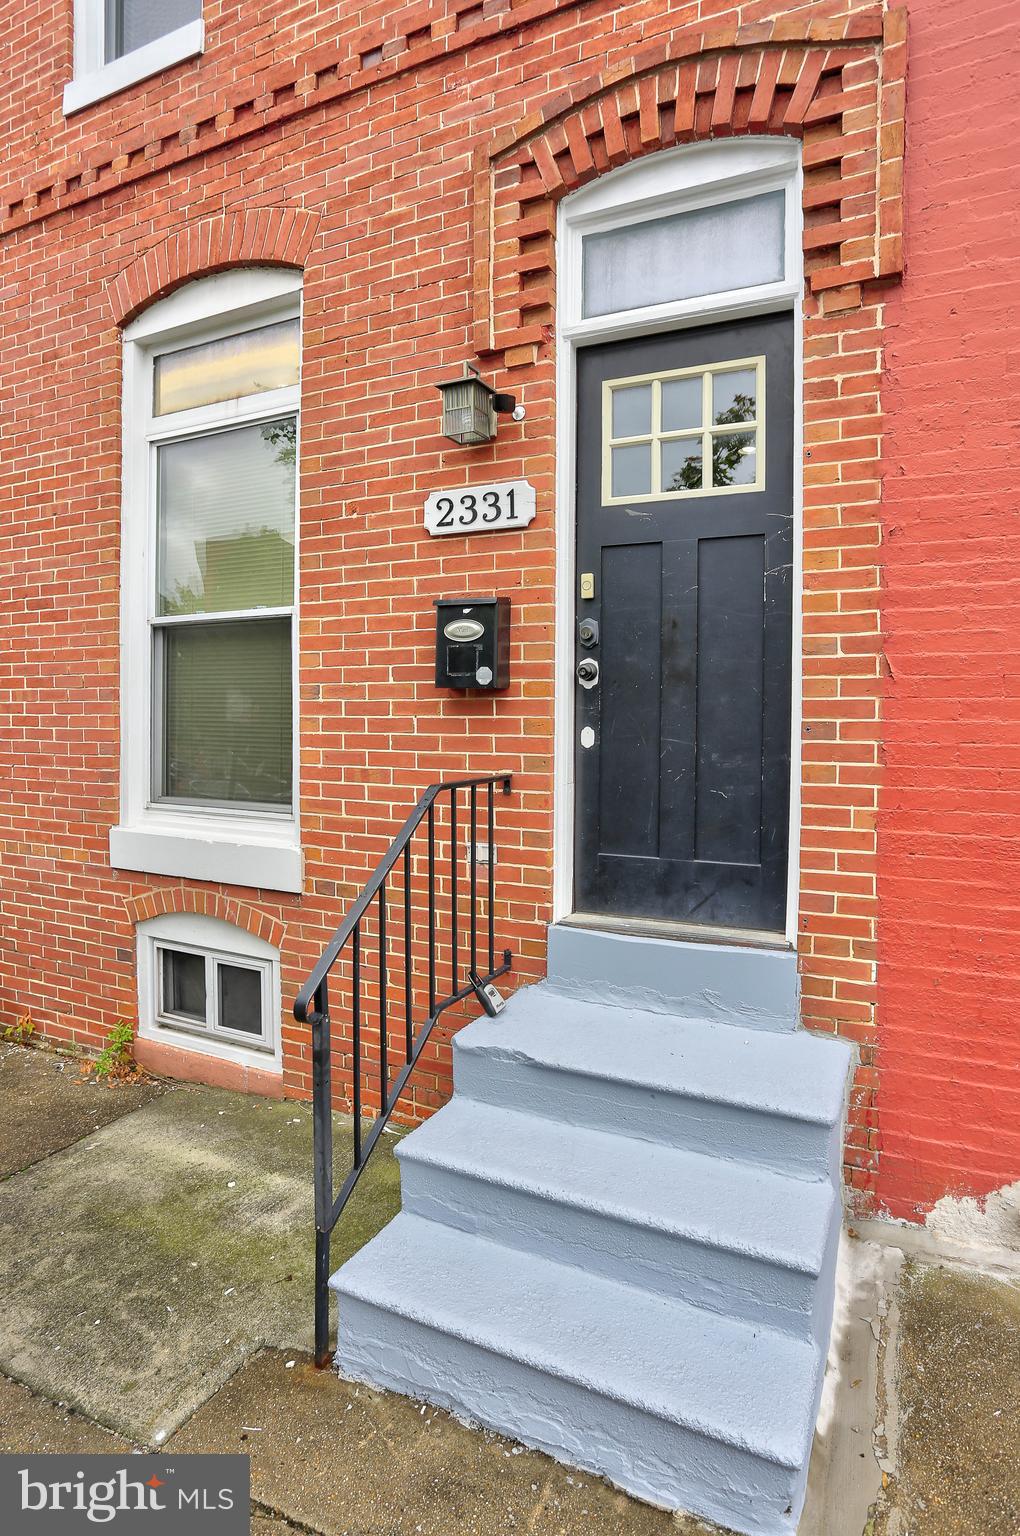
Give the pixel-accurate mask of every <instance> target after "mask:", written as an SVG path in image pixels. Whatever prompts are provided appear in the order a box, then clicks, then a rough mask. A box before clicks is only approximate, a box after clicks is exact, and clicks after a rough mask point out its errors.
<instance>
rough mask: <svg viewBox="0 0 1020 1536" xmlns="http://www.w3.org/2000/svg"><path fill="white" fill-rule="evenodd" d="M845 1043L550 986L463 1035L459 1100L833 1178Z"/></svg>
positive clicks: (526, 993)
mask: <svg viewBox="0 0 1020 1536" xmlns="http://www.w3.org/2000/svg"><path fill="white" fill-rule="evenodd" d="M850 1060H851V1051H850V1047H849V1046H848V1045H847V1044H846V1042H845V1041H842V1040H836V1039H834V1038H826V1039H822V1038H820V1037H818V1036H815V1035H809V1034H807V1033H806V1032H804V1031H798V1032H796V1033H793V1034H781V1033H773V1032H769V1031H764V1030H760V1029H745V1028H738V1027H736V1026H734V1025H732V1024H719V1023H715V1022H711V1021H706V1020H692V1019H679V1018H672V1017H670V1016H669V1015H664V1014H659V1013H652V1012H648V1011H646V1010H643V1009H636V1008H625V1007H622V1006H620V1007H607V1006H605V1004H604V1003H603V1004H600V1003H597V1002H594V1001H589V1000H586V999H581V998H578V997H573V996H569V995H566V994H564V993H563V992H561V991H559V990H557V988H556V987H554V986H550V985H549V984H548V983H540V984H539V985H538V986H533V987H525V988H524V989H522V990H521V991H520V992H517V993H515V994H514V996H513V997H512V998H511V1000H510V1002H509V1004H508V1006H507V1008H506V1009H505V1010H504V1012H503V1013H501V1014H500V1015H499V1017H498V1018H497V1019H487V1018H482V1019H478V1020H476V1021H475V1022H474V1023H473V1024H469V1025H468V1026H467V1028H466V1029H463V1030H461V1031H460V1032H459V1033H458V1034H457V1035H455V1036H454V1082H455V1085H456V1090H457V1092H458V1093H460V1094H463V1095H465V1096H466V1097H468V1098H473V1099H477V1100H480V1101H483V1102H485V1103H489V1104H496V1105H499V1106H501V1107H503V1108H505V1109H518V1110H523V1111H525V1112H528V1113H531V1114H535V1115H542V1116H545V1117H546V1118H549V1119H553V1120H557V1119H560V1120H564V1121H567V1122H569V1123H570V1124H572V1125H582V1126H588V1127H590V1128H591V1129H593V1130H605V1131H610V1132H618V1133H620V1134H622V1135H626V1136H633V1137H637V1138H639V1139H643V1140H646V1141H661V1142H665V1143H666V1144H667V1145H670V1146H675V1147H684V1148H686V1149H687V1150H688V1151H691V1152H700V1153H703V1154H706V1155H708V1156H713V1157H723V1158H730V1159H735V1160H738V1161H746V1162H752V1163H755V1164H757V1165H758V1166H760V1167H763V1168H771V1169H774V1170H776V1171H778V1172H780V1173H790V1174H794V1175H796V1176H798V1177H801V1178H815V1179H825V1178H828V1179H832V1178H833V1177H834V1175H835V1174H836V1173H837V1171H838V1159H839V1146H840V1127H841V1121H842V1115H843V1105H844V1097H845V1092H846V1077H847V1071H848V1069H849V1065H850Z"/></svg>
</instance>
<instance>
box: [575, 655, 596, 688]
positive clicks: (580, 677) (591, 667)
mask: <svg viewBox="0 0 1020 1536" xmlns="http://www.w3.org/2000/svg"><path fill="white" fill-rule="evenodd" d="M598 680H599V664H598V662H597V661H596V660H595V659H594V657H592V656H585V658H584V659H583V661H579V662H578V663H577V681H578V682H579V683H580V684H581V687H582V688H594V687H595V684H596V683H597V682H598Z"/></svg>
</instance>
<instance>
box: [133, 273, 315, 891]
mask: <svg viewBox="0 0 1020 1536" xmlns="http://www.w3.org/2000/svg"><path fill="white" fill-rule="evenodd" d="M300 303H301V277H300V274H299V273H296V272H292V271H282V270H280V269H268V268H267V269H260V268H246V269H240V270H238V271H234V272H224V273H221V274H219V275H217V276H215V277H209V278H205V279H200V280H197V281H196V282H193V283H190V284H188V285H186V286H185V287H183V288H180V289H178V290H177V292H176V293H173V294H171V295H170V296H169V297H168V298H166V299H163V300H161V301H159V302H158V303H156V304H154V305H152V306H151V307H150V308H149V309H147V310H146V311H145V312H144V313H143V314H142V315H140V316H139V318H138V319H137V320H136V321H134V322H133V324H131V325H130V326H128V327H127V329H126V330H125V332H124V384H123V412H122V415H123V444H122V451H123V460H122V462H123V470H122V495H121V612H120V626H121V629H120V653H121V749H120V821H119V823H118V825H117V826H115V827H112V828H111V829H110V862H111V864H112V865H113V866H114V868H116V869H133V870H141V871H143V872H144V873H147V874H155V875H176V876H182V877H184V878H187V879H194V880H211V881H217V882H223V883H226V884H229V885H241V886H252V887H260V888H262V889H265V890H275V891H296V892H299V891H301V890H302V888H303V863H302V854H301V845H300V815H299V779H298V763H299V748H300V718H299V707H300V706H299V689H298V599H299V592H298V585H297V571H298V562H299V553H300V518H299V517H295V566H294V569H295V592H294V606H293V615H294V616H293V621H292V622H293V630H292V642H291V652H292V660H293V669H294V670H293V691H292V700H293V739H294V766H293V786H294V790H293V808H292V811H290V812H286V811H260V812H251V811H247V810H245V809H243V808H238V809H236V810H234V809H231V808H223V807H197V806H187V807H179V806H174V805H168V804H165V803H153V801H152V797H151V786H152V750H153V743H152V724H151V721H152V704H151V698H152V647H151V645H150V644H149V643H148V632H149V597H150V592H151V590H152V586H153V583H154V580H155V566H154V560H155V540H154V536H153V521H154V519H153V508H152V500H151V494H150V486H151V476H150V455H151V443H150V435H149V428H150V425H151V402H152V393H151V391H152V358H153V354H154V352H155V351H156V350H157V349H160V348H163V347H165V346H167V345H169V344H175V345H176V344H186V343H188V342H190V341H202V340H206V339H209V338H210V337H211V336H213V335H215V334H217V333H219V334H230V333H232V332H233V331H235V330H237V329H239V328H244V327H247V326H249V325H259V324H268V323H271V322H272V321H274V320H281V319H286V318H287V317H288V316H292V315H300ZM227 409H228V412H229V414H230V415H231V418H232V421H237V422H238V423H240V422H242V421H245V420H263V419H265V418H266V417H267V416H273V415H281V414H290V413H294V414H299V390H298V389H297V388H293V389H289V390H272V391H267V392H266V393H265V394H263V395H261V396H252V397H249V398H248V399H246V400H244V401H240V402H238V403H237V406H236V409H234V410H233V411H230V408H229V407H228V408H227ZM217 411H218V413H219V415H218V418H217V419H218V420H220V421H222V419H223V414H224V413H223V407H222V406H219V407H217ZM201 415H202V411H201V410H197V411H196V410H192V411H187V412H185V411H180V412H175V413H174V416H173V418H169V417H163V418H160V422H161V426H160V431H159V435H160V438H161V439H162V438H163V437H164V436H172V435H174V434H175V433H176V432H177V431H178V430H180V431H181V432H187V431H189V430H190V431H194V428H195V425H196V422H197V421H198V418H199V417H201ZM165 422H170V423H171V424H170V425H169V426H167V427H166V428H165V429H164V428H163V426H162V423H165ZM299 433H300V427H299Z"/></svg>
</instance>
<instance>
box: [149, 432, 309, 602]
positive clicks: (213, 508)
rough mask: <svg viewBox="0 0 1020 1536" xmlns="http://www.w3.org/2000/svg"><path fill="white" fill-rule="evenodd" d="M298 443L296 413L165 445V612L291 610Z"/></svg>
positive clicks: (161, 588) (161, 587)
mask: <svg viewBox="0 0 1020 1536" xmlns="http://www.w3.org/2000/svg"><path fill="white" fill-rule="evenodd" d="M296 447H297V422H296V420H295V418H294V417H286V418H284V419H282V420H280V421H266V422H259V423H258V424H257V425H255V426H250V427H239V428H236V429H234V430H232V431H229V432H216V433H210V434H208V435H207V436H205V437H189V438H185V439H182V440H181V441H180V442H176V443H163V444H161V445H160V447H159V449H158V455H159V501H158V517H159V554H158V573H157V579H158V599H159V613H160V614H161V615H176V614H193V613H229V612H236V611H238V610H244V609H251V608H282V607H289V606H290V604H291V603H292V602H293V601H294V497H295V487H296V478H295V476H296V467H295V457H296Z"/></svg>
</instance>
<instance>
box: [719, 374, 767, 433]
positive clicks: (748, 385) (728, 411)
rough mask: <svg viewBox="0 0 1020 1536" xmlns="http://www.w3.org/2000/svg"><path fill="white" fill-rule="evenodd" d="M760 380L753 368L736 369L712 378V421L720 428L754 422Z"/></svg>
mask: <svg viewBox="0 0 1020 1536" xmlns="http://www.w3.org/2000/svg"><path fill="white" fill-rule="evenodd" d="M757 400H758V378H757V374H756V373H755V370H754V369H753V368H734V369H731V370H728V371H727V372H726V373H717V374H714V375H713V377H712V420H713V421H714V422H715V423H716V425H718V426H731V425H732V424H733V423H734V422H737V421H753V420H754V417H755V411H756V409H757Z"/></svg>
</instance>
